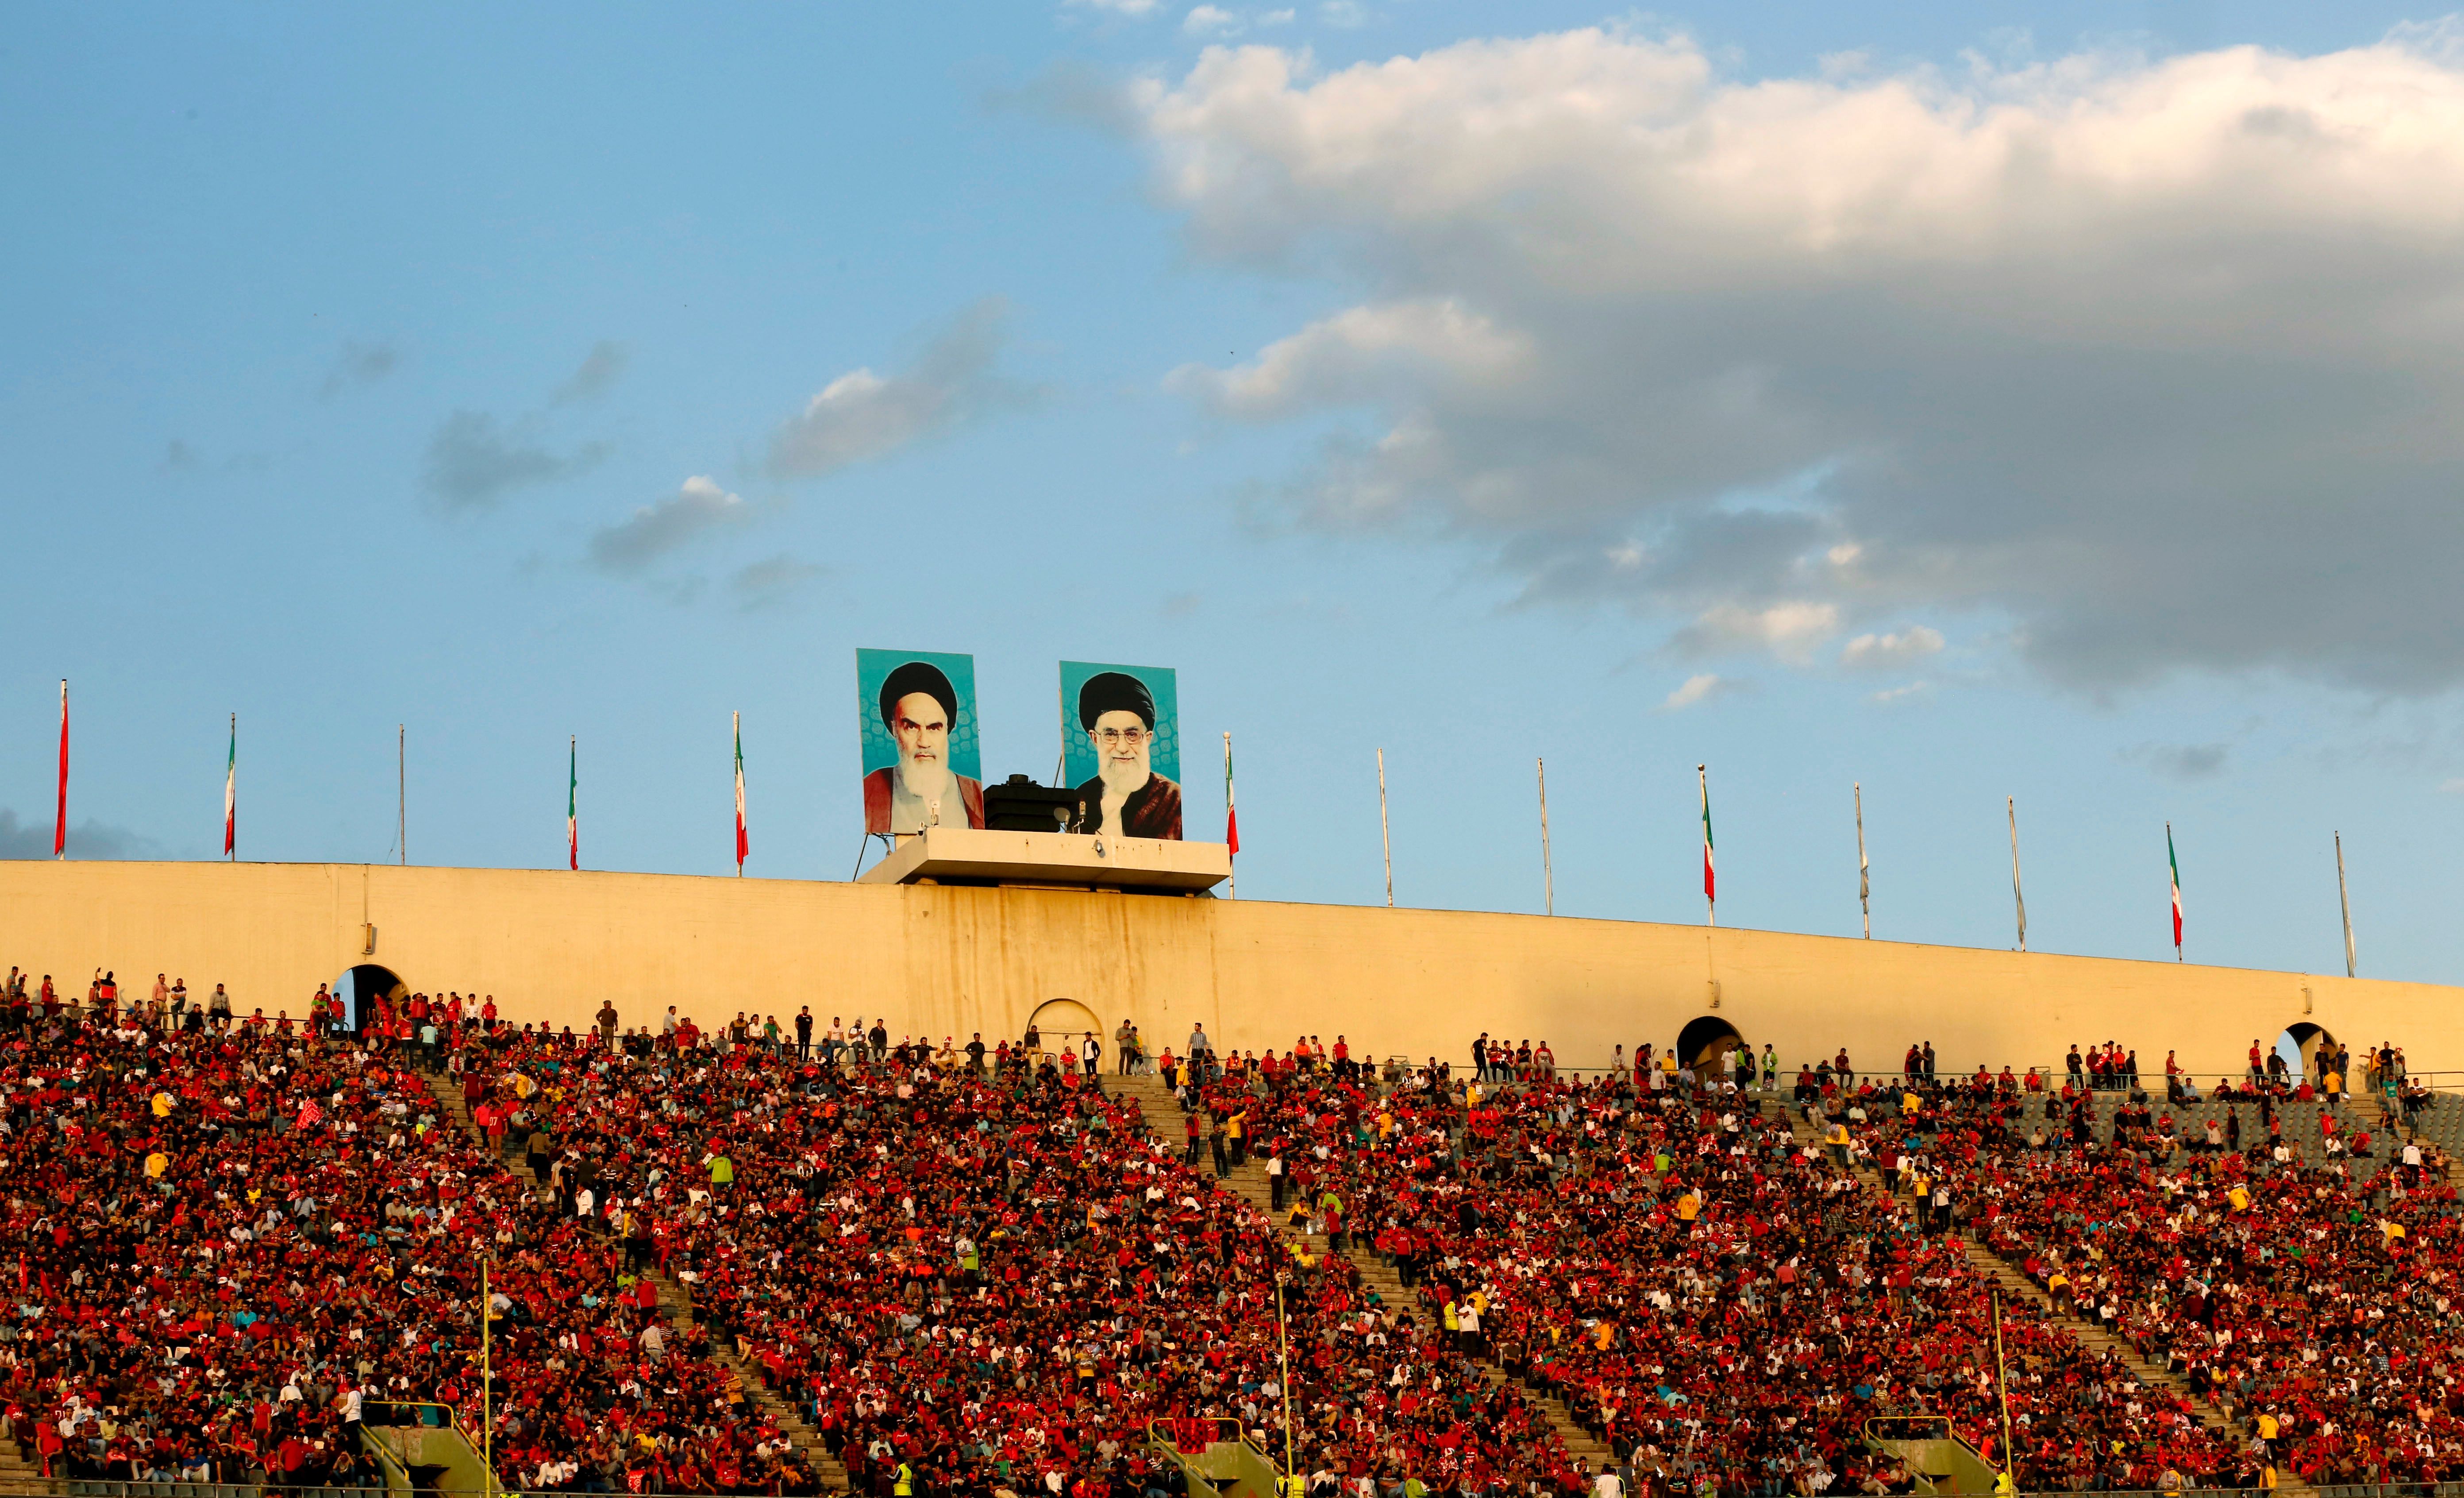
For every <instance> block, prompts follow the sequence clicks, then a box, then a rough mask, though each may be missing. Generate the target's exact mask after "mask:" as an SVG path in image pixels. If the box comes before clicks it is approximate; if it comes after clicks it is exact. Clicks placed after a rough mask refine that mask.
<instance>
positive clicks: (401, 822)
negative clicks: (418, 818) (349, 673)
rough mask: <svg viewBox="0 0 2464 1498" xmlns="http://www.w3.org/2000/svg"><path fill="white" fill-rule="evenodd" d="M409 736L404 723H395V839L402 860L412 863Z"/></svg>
mask: <svg viewBox="0 0 2464 1498" xmlns="http://www.w3.org/2000/svg"><path fill="white" fill-rule="evenodd" d="M407 742H408V736H407V734H406V733H405V731H404V725H402V724H400V723H396V724H394V725H393V840H394V843H395V845H396V846H398V847H399V848H401V849H402V862H403V865H404V867H406V868H407V867H408V866H409V864H410V772H409V770H408V769H407V764H408V760H407V758H406V745H407Z"/></svg>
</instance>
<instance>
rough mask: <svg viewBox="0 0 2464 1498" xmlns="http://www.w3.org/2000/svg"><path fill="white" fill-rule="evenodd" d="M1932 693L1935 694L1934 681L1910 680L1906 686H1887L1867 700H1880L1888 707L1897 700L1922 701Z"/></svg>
mask: <svg viewBox="0 0 2464 1498" xmlns="http://www.w3.org/2000/svg"><path fill="white" fill-rule="evenodd" d="M1932 695H1933V683H1932V682H1929V681H1911V682H1909V683H1908V684H1907V685H1906V686H1903V687H1886V688H1884V689H1883V690H1882V691H1881V692H1877V693H1875V694H1873V695H1872V696H1871V697H1868V698H1867V699H1866V700H1867V701H1869V702H1880V703H1881V704H1883V705H1884V706H1886V707H1887V706H1889V705H1890V704H1892V703H1895V702H1918V701H1922V700H1924V699H1925V698H1926V697H1929V696H1932Z"/></svg>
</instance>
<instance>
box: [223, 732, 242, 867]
mask: <svg viewBox="0 0 2464 1498" xmlns="http://www.w3.org/2000/svg"><path fill="white" fill-rule="evenodd" d="M223 857H224V858H225V859H226V860H228V861H229V862H231V863H234V864H235V863H238V862H239V715H238V714H237V713H233V714H232V715H231V758H230V760H228V761H226V762H225V764H224V765H223Z"/></svg>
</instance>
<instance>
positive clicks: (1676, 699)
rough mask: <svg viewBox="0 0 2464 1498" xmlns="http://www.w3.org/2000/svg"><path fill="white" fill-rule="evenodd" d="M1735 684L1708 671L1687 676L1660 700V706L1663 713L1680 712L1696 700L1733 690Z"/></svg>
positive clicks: (1699, 700) (1704, 699)
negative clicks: (1674, 689) (1675, 688)
mask: <svg viewBox="0 0 2464 1498" xmlns="http://www.w3.org/2000/svg"><path fill="white" fill-rule="evenodd" d="M1736 686H1737V683H1735V682H1733V681H1730V680H1728V679H1727V677H1724V676H1717V675H1713V674H1712V673H1710V672H1704V673H1703V674H1702V675H1699V676H1688V677H1686V678H1685V680H1684V681H1683V683H1681V684H1680V685H1679V686H1678V688H1677V690H1676V691H1674V692H1672V693H1670V694H1668V695H1667V697H1666V698H1665V699H1663V700H1662V701H1661V704H1660V708H1661V712H1663V713H1677V712H1682V711H1683V710H1684V709H1686V708H1690V707H1692V706H1693V705H1694V704H1696V703H1698V702H1704V701H1707V700H1709V699H1710V698H1712V697H1715V696H1718V695H1720V694H1722V693H1725V692H1730V691H1733V690H1735V688H1736Z"/></svg>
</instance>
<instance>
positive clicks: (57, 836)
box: [52, 676, 69, 863]
mask: <svg viewBox="0 0 2464 1498" xmlns="http://www.w3.org/2000/svg"><path fill="white" fill-rule="evenodd" d="M52 856H53V857H54V858H56V859H58V860H59V861H60V862H62V863H66V862H68V858H69V679H68V678H67V677H66V676H62V677H61V678H60V796H59V814H58V817H57V818H56V819H55V821H54V822H53V823H52Z"/></svg>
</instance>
